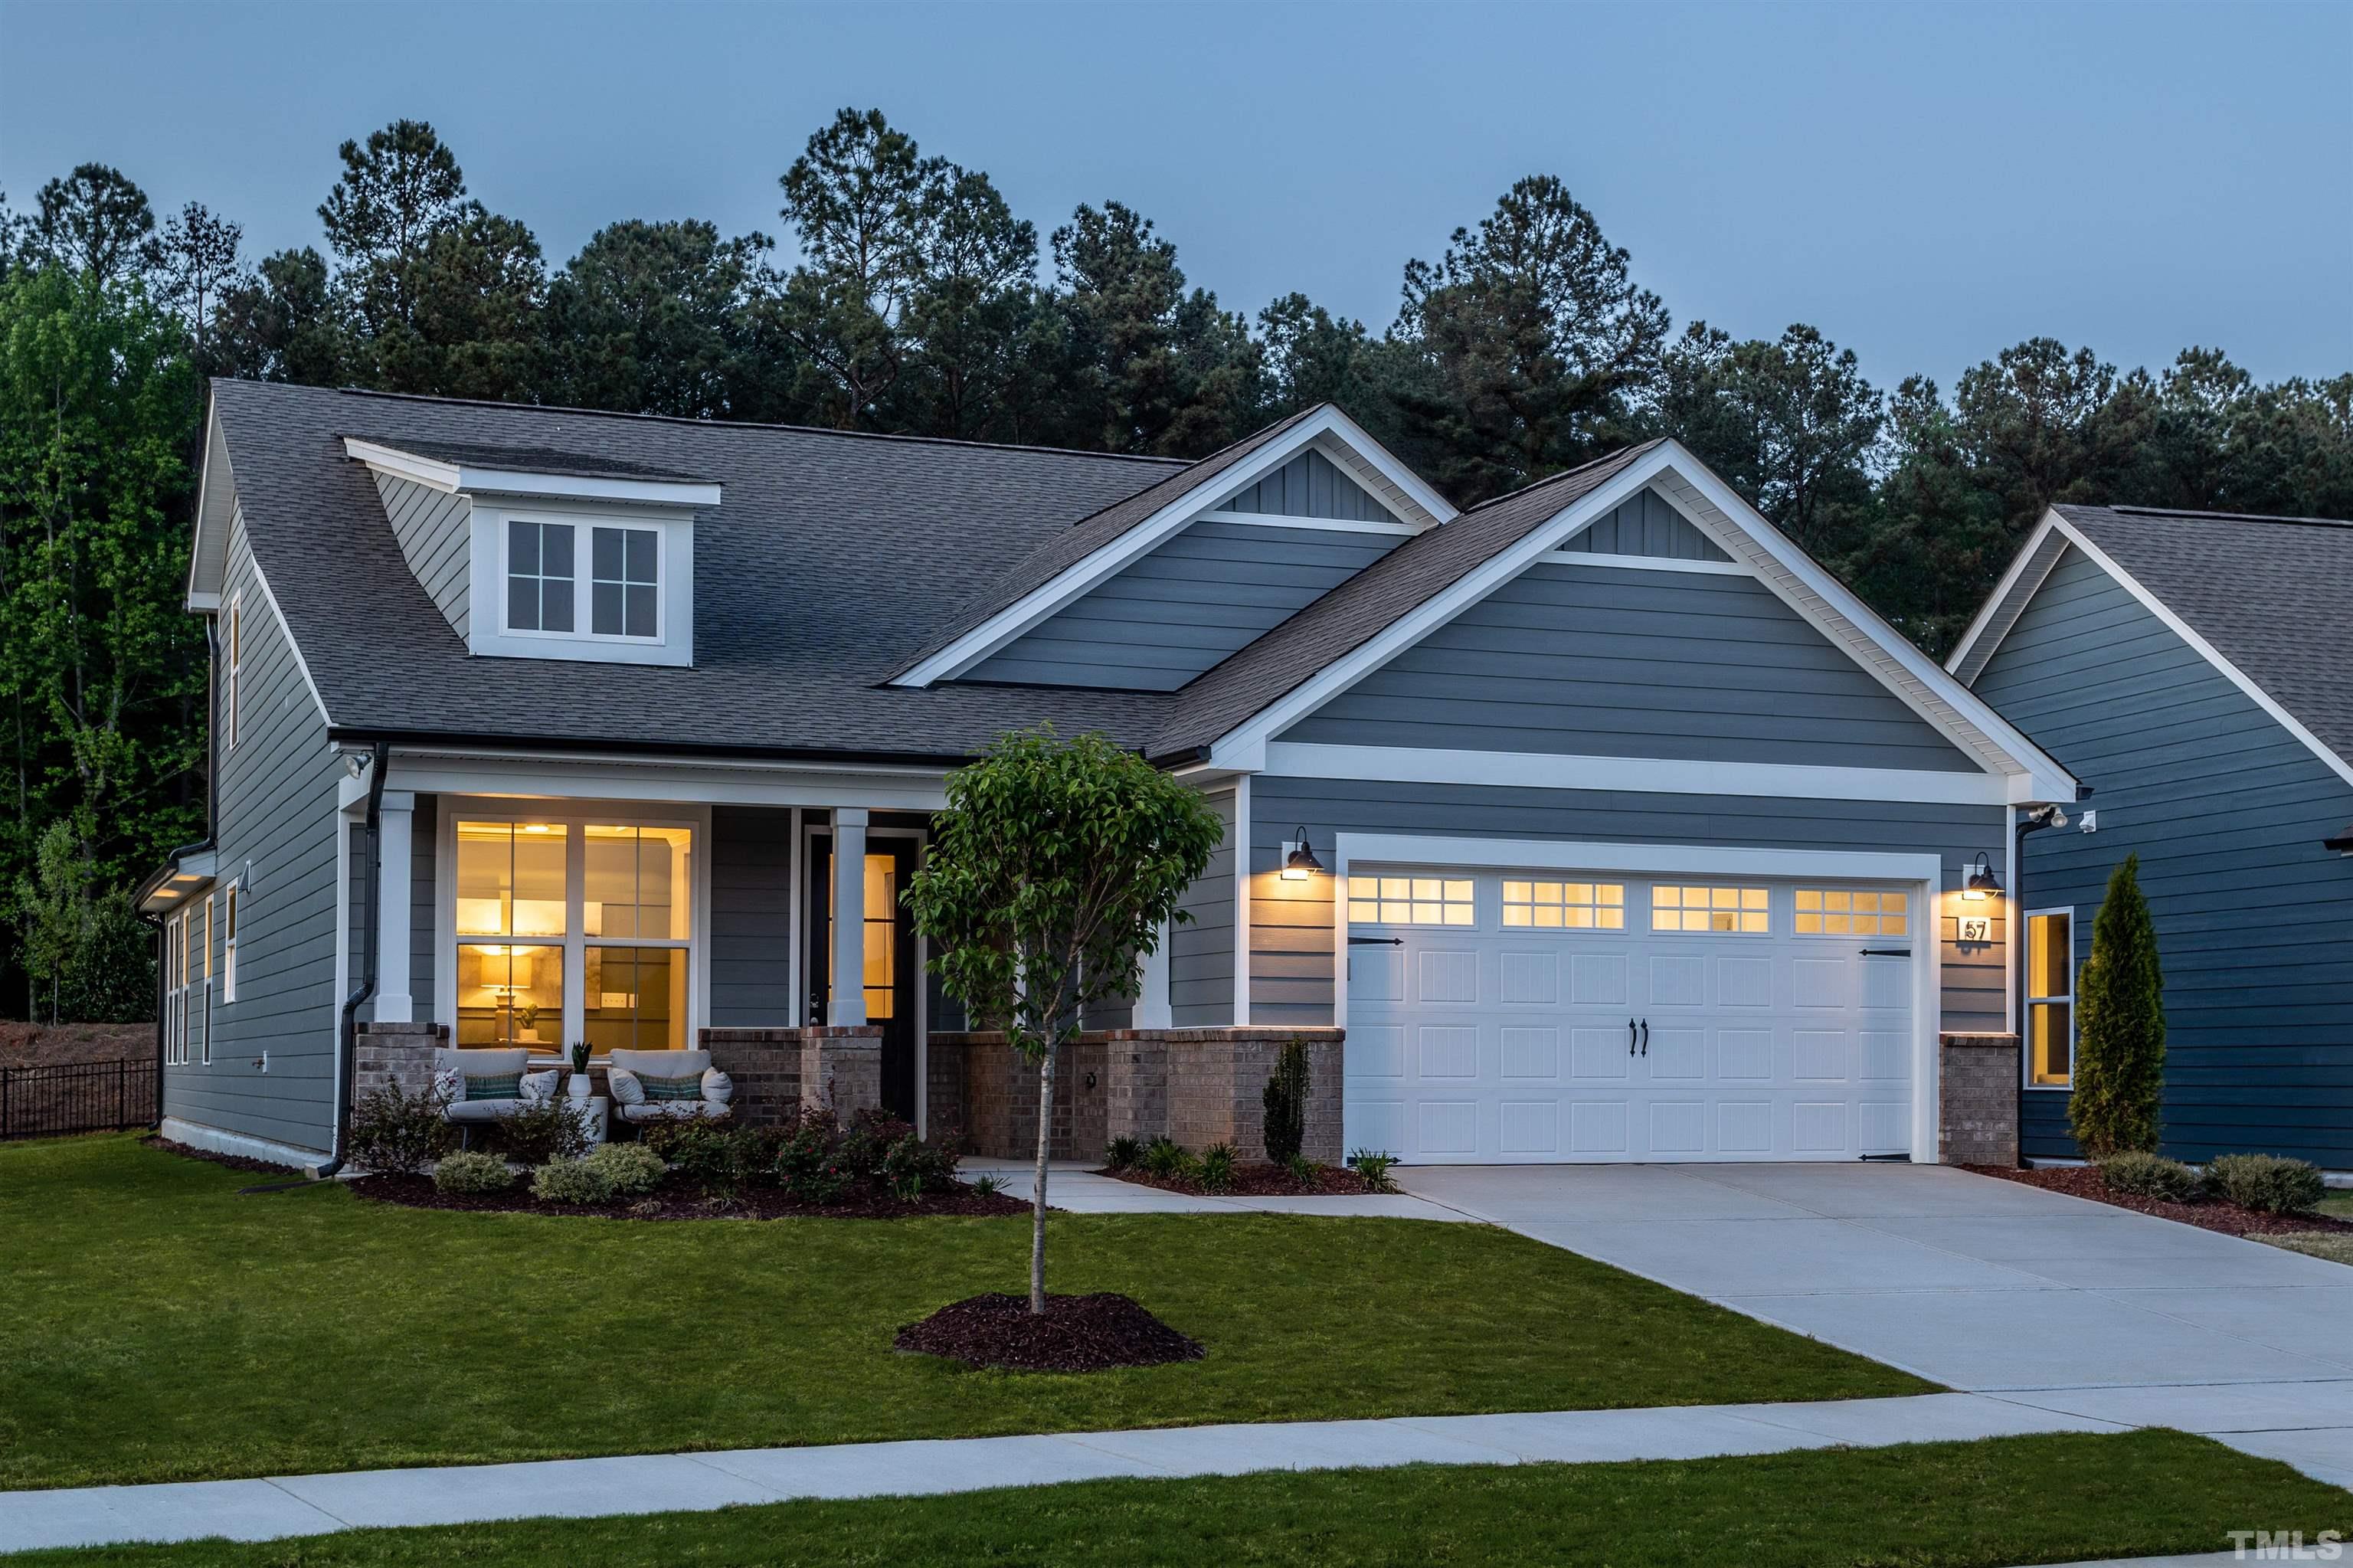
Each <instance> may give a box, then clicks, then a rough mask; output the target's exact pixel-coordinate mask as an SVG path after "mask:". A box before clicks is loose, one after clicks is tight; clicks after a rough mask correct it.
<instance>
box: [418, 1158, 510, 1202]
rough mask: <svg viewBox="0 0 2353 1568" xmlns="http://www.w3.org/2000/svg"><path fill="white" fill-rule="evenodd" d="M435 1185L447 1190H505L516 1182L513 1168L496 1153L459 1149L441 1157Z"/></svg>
mask: <svg viewBox="0 0 2353 1568" xmlns="http://www.w3.org/2000/svg"><path fill="white" fill-rule="evenodd" d="M433 1185H434V1186H435V1187H437V1188H438V1189H439V1190H440V1191H442V1192H458V1193H466V1194H475V1193H483V1192H505V1191H506V1190H507V1189H508V1188H510V1187H512V1186H513V1185H514V1172H513V1171H510V1170H508V1169H507V1162H506V1161H505V1160H501V1159H500V1158H499V1157H498V1156H497V1155H495V1154H484V1153H481V1152H480V1151H479V1150H475V1151H460V1152H459V1153H456V1154H445V1155H443V1156H442V1157H441V1163H440V1164H438V1165H437V1166H435V1167H434V1168H433Z"/></svg>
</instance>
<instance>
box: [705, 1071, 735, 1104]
mask: <svg viewBox="0 0 2353 1568" xmlns="http://www.w3.org/2000/svg"><path fill="white" fill-rule="evenodd" d="M734 1094H735V1080H734V1079H733V1078H731V1077H729V1076H728V1075H726V1074H724V1073H723V1072H721V1071H720V1070H719V1069H718V1068H716V1067H705V1068H704V1069H702V1097H703V1098H704V1099H705V1100H708V1101H709V1102H710V1103H711V1104H712V1105H715V1106H723V1105H725V1104H726V1103H727V1102H728V1101H729V1100H730V1099H732V1098H733V1097H734Z"/></svg>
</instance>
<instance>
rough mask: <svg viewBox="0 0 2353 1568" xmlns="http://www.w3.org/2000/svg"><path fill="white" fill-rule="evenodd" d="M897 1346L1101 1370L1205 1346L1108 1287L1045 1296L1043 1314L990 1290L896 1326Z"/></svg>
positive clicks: (976, 1361) (1187, 1354) (1164, 1359)
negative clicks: (1091, 1292)
mask: <svg viewBox="0 0 2353 1568" xmlns="http://www.w3.org/2000/svg"><path fill="white" fill-rule="evenodd" d="M893 1342H894V1343H895V1344H896V1345H897V1346H898V1348H899V1349H901V1350H902V1351H913V1352H915V1353H917V1354H920V1355H927V1356H948V1357H952V1358H954V1359H955V1360H956V1361H964V1362H965V1363H966V1364H968V1365H971V1366H976V1367H1002V1368H1005V1369H1007V1370H1008V1371H1012V1372H1103V1371H1105V1370H1107V1369H1109V1368H1112V1367H1156V1366H1166V1365H1167V1364H1168V1363H1169V1362H1172V1361H1199V1360H1200V1359H1201V1358H1202V1356H1203V1355H1205V1354H1207V1353H1208V1352H1207V1351H1204V1350H1203V1349H1202V1346H1201V1342H1200V1341H1199V1340H1194V1339H1189V1338H1187V1336H1185V1335H1183V1334H1180V1333H1178V1332H1177V1331H1176V1330H1174V1329H1172V1328H1170V1327H1169V1326H1168V1325H1167V1324H1166V1323H1164V1322H1162V1321H1161V1320H1160V1319H1157V1318H1155V1317H1154V1316H1153V1315H1152V1314H1151V1313H1149V1312H1147V1311H1145V1309H1144V1308H1142V1307H1140V1306H1138V1305H1137V1304H1136V1303H1135V1302H1134V1301H1133V1300H1131V1299H1129V1298H1127V1297H1124V1296H1120V1295H1116V1294H1114V1293H1113V1292H1111V1291H1107V1290H1106V1291H1099V1292H1097V1293H1096V1294H1094V1295H1092V1296H1049V1297H1047V1298H1046V1313H1045V1316H1043V1317H1038V1316H1036V1315H1034V1314H1032V1313H1031V1312H1030V1310H1029V1298H1028V1297H1026V1296H1007V1295H1005V1294H1003V1293H1002V1292H992V1293H991V1294H989V1295H987V1296H972V1297H967V1298H965V1299H964V1300H962V1301H957V1302H954V1303H951V1304H950V1305H948V1306H945V1307H943V1308H940V1309H939V1310H938V1311H936V1312H934V1313H933V1314H932V1315H931V1316H930V1317H928V1318H926V1319H923V1321H922V1322H920V1323H910V1324H908V1325H907V1326H906V1327H905V1328H903V1329H902V1330H899V1337H898V1339H897V1340H895V1341H893Z"/></svg>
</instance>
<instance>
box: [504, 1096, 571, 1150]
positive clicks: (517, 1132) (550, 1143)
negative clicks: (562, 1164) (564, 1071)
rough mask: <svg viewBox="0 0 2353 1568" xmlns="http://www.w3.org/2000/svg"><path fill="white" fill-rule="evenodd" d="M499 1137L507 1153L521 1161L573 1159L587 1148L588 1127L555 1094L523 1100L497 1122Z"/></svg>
mask: <svg viewBox="0 0 2353 1568" xmlns="http://www.w3.org/2000/svg"><path fill="white" fill-rule="evenodd" d="M497 1125H498V1129H499V1137H500V1139H501V1140H502V1141H503V1142H504V1143H505V1145H506V1150H507V1153H508V1155H509V1156H511V1157H512V1158H513V1159H515V1160H520V1161H522V1163H523V1164H525V1165H544V1164H546V1163H547V1162H548V1161H549V1160H577V1159H579V1158H580V1157H581V1156H582V1155H584V1154H586V1153H587V1152H588V1129H587V1128H584V1127H582V1126H581V1125H580V1115H579V1113H578V1112H577V1111H575V1110H574V1109H573V1108H572V1104H571V1102H570V1101H569V1100H566V1099H565V1097H563V1096H561V1095H557V1096H555V1097H553V1098H550V1099H544V1100H524V1101H522V1102H521V1103H520V1104H519V1105H518V1106H517V1107H516V1108H515V1110H514V1113H513V1114H512V1115H511V1116H508V1117H506V1118H503V1119H501V1121H500V1122H499V1123H498V1124H497Z"/></svg>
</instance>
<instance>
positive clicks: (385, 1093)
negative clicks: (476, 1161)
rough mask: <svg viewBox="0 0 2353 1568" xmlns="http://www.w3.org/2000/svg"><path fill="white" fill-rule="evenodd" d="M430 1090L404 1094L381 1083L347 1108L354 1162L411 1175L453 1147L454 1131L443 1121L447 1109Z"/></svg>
mask: <svg viewBox="0 0 2353 1568" xmlns="http://www.w3.org/2000/svg"><path fill="white" fill-rule="evenodd" d="M447 1108H448V1101H446V1100H444V1099H443V1098H442V1097H441V1096H440V1095H439V1094H438V1093H437V1092H436V1091H435V1090H434V1089H433V1088H432V1087H431V1086H427V1087H425V1088H422V1089H419V1090H418V1091H417V1093H415V1094H413V1095H411V1094H404V1093H403V1092H402V1091H401V1087H400V1086H399V1085H398V1084H385V1086H383V1087H382V1088H379V1089H376V1090H374V1091H373V1092H371V1093H369V1094H367V1095H364V1096H363V1097H361V1099H360V1102H359V1103H358V1104H357V1105H355V1106H353V1107H352V1133H351V1142H350V1145H349V1150H350V1153H351V1157H352V1160H353V1163H355V1164H358V1165H362V1166H364V1167H365V1168H366V1169H368V1170H370V1171H380V1172H383V1173H385V1174H386V1175H393V1176H413V1175H415V1174H417V1172H418V1171H422V1170H424V1169H425V1168H426V1167H427V1166H428V1165H430V1164H432V1163H433V1162H434V1161H435V1160H438V1159H440V1158H441V1156H442V1155H443V1154H445V1153H447V1152H448V1150H450V1149H452V1148H454V1147H456V1145H457V1142H458V1129H457V1128H453V1127H451V1126H450V1125H449V1124H448V1122H447V1121H444V1120H443V1119H442V1117H441V1113H442V1112H443V1111H444V1110H445V1109H447Z"/></svg>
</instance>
